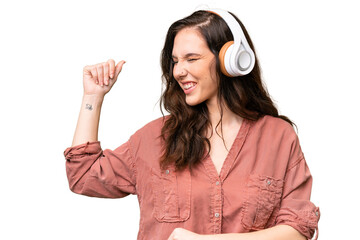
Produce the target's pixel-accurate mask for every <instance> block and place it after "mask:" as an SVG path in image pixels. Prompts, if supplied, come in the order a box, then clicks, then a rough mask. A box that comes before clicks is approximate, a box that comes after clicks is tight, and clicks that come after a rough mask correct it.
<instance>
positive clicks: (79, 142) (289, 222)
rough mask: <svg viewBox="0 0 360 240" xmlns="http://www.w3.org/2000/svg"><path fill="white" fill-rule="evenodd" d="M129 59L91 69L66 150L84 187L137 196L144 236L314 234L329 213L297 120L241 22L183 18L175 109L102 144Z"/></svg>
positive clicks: (172, 92) (220, 16)
mask: <svg viewBox="0 0 360 240" xmlns="http://www.w3.org/2000/svg"><path fill="white" fill-rule="evenodd" d="M232 40H234V42H230V43H228V42H229V41H232ZM224 45H225V46H224ZM229 46H230V47H229ZM234 49H235V50H234ZM231 50H232V51H235V53H229V52H228V51H231ZM229 54H230V55H229ZM234 56H235V57H234ZM232 58H234V59H235V60H232ZM227 61H230V63H228V62H227ZM231 61H235V62H231ZM123 64H124V61H120V62H119V63H118V64H117V65H115V62H114V60H109V61H107V62H105V63H100V64H96V65H93V66H86V67H85V68H84V80H83V81H84V96H83V103H82V107H81V111H80V115H79V120H78V124H77V128H76V131H75V135H74V139H73V144H72V147H70V148H68V149H66V150H65V152H64V154H65V157H66V159H67V162H66V167H67V175H68V180H69V185H70V189H71V190H72V191H73V192H75V193H79V194H83V195H88V196H95V197H105V198H120V197H125V196H127V195H128V194H136V195H137V196H138V199H139V204H140V214H141V216H140V228H139V233H138V239H165V240H166V239H186V240H210V239H214V240H215V239H219V240H221V239H239V240H240V239H241V240H247V239H249V240H250V239H251V240H255V239H261V240H275V239H276V240H281V239H283V240H288V239H292V240H296V239H299V240H300V239H311V238H312V236H313V235H314V232H315V230H316V229H317V223H318V220H319V217H320V216H319V215H320V213H319V209H318V208H317V207H315V205H314V204H312V203H311V202H310V201H309V198H310V193H311V185H312V177H311V174H310V172H309V169H308V167H307V164H306V161H305V159H304V155H303V153H302V151H301V148H300V145H299V140H298V137H297V135H296V133H295V131H294V129H293V127H292V125H293V123H292V122H291V121H290V120H289V119H288V118H287V117H285V116H279V114H278V111H277V109H276V107H275V106H274V104H273V102H272V101H271V99H270V97H269V94H268V93H267V91H266V89H265V88H264V86H263V83H262V79H261V74H260V67H259V64H258V62H257V61H256V55H255V53H254V46H253V44H252V42H251V40H250V37H249V36H248V34H247V32H246V30H245V28H244V26H243V24H242V23H241V22H240V21H239V19H237V18H236V17H235V16H234V15H233V14H231V15H230V14H229V13H228V12H225V11H222V10H214V11H197V12H195V13H193V14H192V15H190V16H188V17H186V18H184V19H181V20H179V21H177V22H175V23H173V24H172V25H171V26H170V28H169V30H168V33H167V36H166V40H165V45H164V48H163V51H162V57H161V66H162V71H163V80H164V84H165V86H166V88H165V90H164V92H163V95H162V98H161V103H162V106H163V108H164V109H165V110H166V111H168V112H169V115H167V116H164V117H162V118H159V119H157V120H154V121H152V122H150V123H148V124H147V125H146V126H144V127H143V128H141V129H140V130H138V131H137V132H136V133H135V134H133V135H132V136H131V137H130V139H129V140H128V141H127V142H126V143H124V144H123V145H121V146H120V147H118V148H117V149H115V150H108V149H106V150H102V148H101V147H100V142H99V141H98V139H97V134H98V124H99V118H100V109H101V106H102V103H103V99H104V96H105V94H106V93H108V92H109V91H110V89H111V87H112V86H113V85H114V83H115V82H116V80H117V77H118V75H119V73H120V72H121V69H122V67H123Z"/></svg>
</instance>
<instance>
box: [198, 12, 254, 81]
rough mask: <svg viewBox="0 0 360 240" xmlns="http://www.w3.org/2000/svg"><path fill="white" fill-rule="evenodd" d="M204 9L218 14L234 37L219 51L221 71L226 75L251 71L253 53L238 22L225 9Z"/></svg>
mask: <svg viewBox="0 0 360 240" xmlns="http://www.w3.org/2000/svg"><path fill="white" fill-rule="evenodd" d="M205 11H208V12H211V13H214V14H216V15H218V16H220V17H221V18H222V19H224V21H225V22H226V24H227V25H228V27H229V28H230V31H231V33H232V35H233V37H234V41H229V42H227V43H225V44H224V46H222V48H221V50H220V52H219V60H220V69H221V72H222V73H223V74H224V75H226V76H228V77H237V76H243V75H246V74H248V73H250V72H251V70H252V69H253V68H254V65H255V54H254V52H253V50H252V49H251V48H250V46H249V44H248V42H247V40H246V37H245V34H244V32H243V31H242V29H241V26H240V24H239V23H238V22H237V21H236V19H235V18H234V17H233V16H232V15H231V14H230V13H229V12H227V11H224V10H221V9H207V10H205Z"/></svg>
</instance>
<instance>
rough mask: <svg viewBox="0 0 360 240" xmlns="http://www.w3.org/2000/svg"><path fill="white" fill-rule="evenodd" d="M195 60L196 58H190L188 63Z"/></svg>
mask: <svg viewBox="0 0 360 240" xmlns="http://www.w3.org/2000/svg"><path fill="white" fill-rule="evenodd" d="M196 60H198V59H197V58H190V59H188V61H189V62H195V61H196Z"/></svg>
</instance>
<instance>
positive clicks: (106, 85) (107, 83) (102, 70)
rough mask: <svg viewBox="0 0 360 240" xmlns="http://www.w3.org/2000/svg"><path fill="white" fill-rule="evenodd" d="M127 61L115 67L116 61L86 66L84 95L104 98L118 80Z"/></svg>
mask: <svg viewBox="0 0 360 240" xmlns="http://www.w3.org/2000/svg"><path fill="white" fill-rule="evenodd" d="M124 63H125V61H120V62H119V63H118V64H117V65H116V66H115V61H114V60H113V59H109V60H108V61H107V62H104V63H98V64H95V65H91V66H85V67H84V70H83V84H84V95H97V96H100V97H104V96H105V94H106V93H108V92H109V91H110V89H111V88H112V86H113V85H114V83H115V82H116V80H117V77H118V75H119V73H120V72H121V69H122V66H123V65H124Z"/></svg>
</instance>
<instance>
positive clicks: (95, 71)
mask: <svg viewBox="0 0 360 240" xmlns="http://www.w3.org/2000/svg"><path fill="white" fill-rule="evenodd" d="M90 72H91V75H92V78H93V79H94V81H95V83H96V84H99V79H98V73H97V70H96V66H91V69H90Z"/></svg>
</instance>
